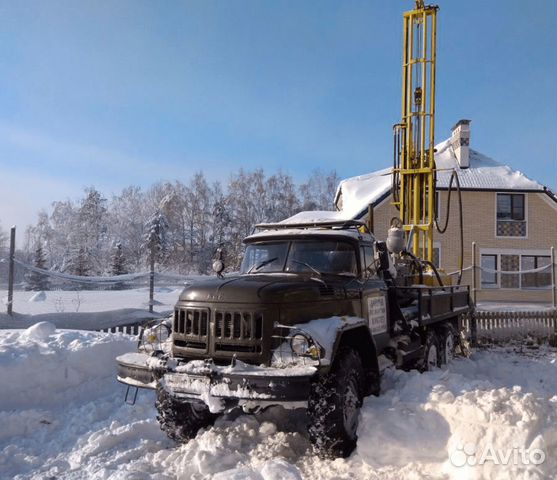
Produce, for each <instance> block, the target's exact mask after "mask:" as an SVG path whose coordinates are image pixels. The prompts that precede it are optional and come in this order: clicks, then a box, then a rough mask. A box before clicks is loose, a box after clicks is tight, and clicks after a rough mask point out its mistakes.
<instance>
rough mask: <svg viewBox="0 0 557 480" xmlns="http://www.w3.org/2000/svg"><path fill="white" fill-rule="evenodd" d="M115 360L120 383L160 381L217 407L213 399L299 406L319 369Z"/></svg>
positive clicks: (136, 357) (138, 356)
mask: <svg viewBox="0 0 557 480" xmlns="http://www.w3.org/2000/svg"><path fill="white" fill-rule="evenodd" d="M116 361H117V364H118V377H117V378H118V381H119V382H121V383H124V384H126V385H130V386H133V387H138V388H148V389H155V388H156V386H157V382H160V383H161V385H162V386H163V388H165V389H166V390H167V391H168V392H170V393H171V394H172V395H174V396H176V397H180V398H184V399H188V400H191V401H202V402H204V403H206V404H207V405H209V407H214V405H212V403H214V400H217V401H219V400H221V401H222V402H221V404H222V406H223V408H224V406H225V405H226V408H227V409H228V408H229V407H230V406H235V405H245V404H247V403H249V404H254V405H271V404H284V405H285V406H287V405H286V404H292V405H293V406H296V405H294V404H300V403H302V402H307V398H308V396H309V393H310V385H311V381H312V378H313V377H314V375H315V373H316V371H317V370H316V368H315V367H293V368H288V367H286V368H276V367H258V366H252V365H246V364H240V362H238V363H239V365H237V366H236V367H233V366H226V367H223V366H217V365H214V364H212V363H203V362H201V361H194V362H189V363H185V364H182V365H180V364H179V365H177V366H176V367H174V368H170V367H168V366H167V365H164V363H163V361H161V360H158V359H156V358H154V357H150V356H148V355H146V354H142V353H134V354H125V355H122V356H120V357H118V358H117V359H116ZM192 365H193V368H192ZM297 406H300V405H297ZM211 410H213V408H211Z"/></svg>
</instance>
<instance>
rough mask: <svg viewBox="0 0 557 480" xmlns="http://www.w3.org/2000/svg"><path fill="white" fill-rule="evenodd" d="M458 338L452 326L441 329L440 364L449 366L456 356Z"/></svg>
mask: <svg viewBox="0 0 557 480" xmlns="http://www.w3.org/2000/svg"><path fill="white" fill-rule="evenodd" d="M457 342H458V337H457V335H456V333H455V330H454V328H453V326H452V325H444V326H443V327H442V328H440V329H439V364H440V365H447V364H448V363H450V362H451V361H452V359H453V358H454V356H455V349H456V345H457Z"/></svg>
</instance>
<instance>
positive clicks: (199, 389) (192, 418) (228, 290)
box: [117, 221, 469, 456]
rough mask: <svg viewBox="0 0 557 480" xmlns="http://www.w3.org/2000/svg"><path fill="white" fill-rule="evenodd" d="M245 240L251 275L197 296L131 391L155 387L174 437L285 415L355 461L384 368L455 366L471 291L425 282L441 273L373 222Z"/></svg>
mask: <svg viewBox="0 0 557 480" xmlns="http://www.w3.org/2000/svg"><path fill="white" fill-rule="evenodd" d="M391 230H394V237H393V238H395V240H396V236H397V232H396V228H394V229H391ZM390 233H393V232H390ZM398 233H400V232H398ZM244 242H245V246H246V248H245V255H244V258H243V262H242V265H241V269H240V272H239V273H238V274H234V275H227V276H221V275H220V272H219V276H217V277H208V278H207V280H204V281H200V282H198V283H195V284H193V285H191V286H188V287H186V288H185V289H184V291H183V292H182V293H181V295H180V297H179V300H178V303H177V304H176V308H175V311H174V315H173V317H172V319H168V320H166V321H164V322H161V323H159V324H157V325H155V326H151V327H150V328H146V329H145V330H144V331H143V334H142V338H141V340H140V345H139V350H138V352H134V353H129V354H125V355H122V356H120V357H118V358H117V363H118V380H119V381H120V382H122V383H124V384H127V385H129V386H132V387H138V388H150V389H154V390H156V407H157V411H158V417H157V418H158V420H159V422H160V425H161V428H162V429H163V430H164V431H165V432H166V433H167V434H168V435H169V436H170V437H171V438H173V439H175V440H177V441H186V440H188V439H190V438H192V437H194V436H195V435H196V433H197V431H198V430H199V429H200V428H203V427H207V426H210V425H211V424H212V423H213V422H214V421H215V419H216V418H217V416H218V415H220V414H223V413H226V412H229V411H231V410H232V409H235V408H241V409H243V411H244V412H247V413H254V414H255V413H258V412H260V411H262V410H263V409H265V408H267V407H269V406H275V405H280V406H283V407H284V408H287V409H293V408H306V409H307V413H308V425H309V426H308V434H309V438H310V440H311V442H312V443H313V444H314V446H315V447H316V450H317V451H318V452H319V453H320V454H321V455H323V456H347V455H349V454H350V453H351V452H352V451H353V449H354V448H355V446H356V441H357V427H358V417H359V410H360V407H361V405H362V401H363V398H364V397H365V396H367V395H379V394H380V384H381V371H382V365H385V364H394V365H395V366H396V367H400V368H407V369H409V368H418V369H420V370H428V369H430V368H432V367H437V366H439V365H442V364H444V363H447V362H448V361H449V360H450V359H451V357H452V356H453V353H454V351H455V347H456V345H457V343H458V342H459V339H460V336H459V333H460V330H461V328H460V323H459V318H460V316H461V315H462V314H465V313H467V312H468V310H469V289H468V287H456V286H441V285H438V286H435V287H433V286H427V285H425V283H426V282H425V281H424V275H425V274H424V271H425V270H426V269H429V268H430V266H429V267H427V268H426V266H425V265H424V264H423V263H421V262H420V261H419V259H416V258H415V257H413V256H412V255H411V254H409V253H408V252H407V251H406V250H405V249H404V248H394V249H391V250H389V249H388V248H387V245H390V244H393V245H396V243H397V242H396V241H395V242H392V241H391V242H389V241H387V243H383V242H377V241H376V240H375V238H374V237H373V235H372V234H371V233H370V232H369V231H368V230H367V227H366V225H365V224H364V223H362V222H358V221H330V222H314V223H304V224H288V223H279V224H265V225H259V226H258V231H257V233H255V234H253V235H251V236H249V237H248V238H246V239H245V241H244ZM216 263H217V265H216V266H217V270H222V264H220V262H216ZM437 278H438V279H439V280H440V277H439V276H437ZM418 282H419V283H418Z"/></svg>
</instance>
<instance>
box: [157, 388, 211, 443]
mask: <svg viewBox="0 0 557 480" xmlns="http://www.w3.org/2000/svg"><path fill="white" fill-rule="evenodd" d="M155 407H156V408H157V412H158V415H157V420H158V422H159V425H160V427H161V430H162V431H163V432H164V433H166V434H167V435H168V436H169V437H170V438H171V439H172V440H175V441H176V442H180V443H184V442H187V441H188V440H191V439H192V438H194V437H195V436H196V435H197V432H198V431H199V430H200V429H201V428H205V427H209V426H211V425H213V423H214V422H215V419H216V418H217V416H218V415H215V414H213V413H211V412H209V409H208V408H207V407H206V406H205V405H202V404H193V403H190V402H187V401H184V400H179V399H177V398H175V397H173V396H172V395H170V394H169V393H168V392H167V391H166V390H165V389H164V387H162V386H161V384H160V383H157V400H156V402H155Z"/></svg>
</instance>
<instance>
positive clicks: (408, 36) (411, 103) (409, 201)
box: [393, 0, 438, 262]
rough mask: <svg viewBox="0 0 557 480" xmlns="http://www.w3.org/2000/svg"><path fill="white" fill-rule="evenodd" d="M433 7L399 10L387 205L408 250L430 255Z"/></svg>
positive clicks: (419, 2)
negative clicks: (398, 102)
mask: <svg viewBox="0 0 557 480" xmlns="http://www.w3.org/2000/svg"><path fill="white" fill-rule="evenodd" d="M437 10H438V7H437V6H433V5H427V6H426V5H424V2H423V0H417V1H416V8H415V9H414V10H410V11H408V12H405V13H404V40H403V42H404V49H403V64H402V122H401V123H399V124H396V125H395V126H394V136H395V145H394V147H395V151H394V156H395V158H394V168H393V195H394V201H393V204H394V205H395V206H396V207H397V208H398V210H399V211H400V219H401V221H402V224H403V229H404V231H405V232H406V235H407V239H408V240H409V241H410V242H411V251H412V253H413V254H414V255H415V256H417V257H421V258H422V259H424V260H428V261H430V262H431V261H432V260H433V228H434V220H435V159H434V146H435V140H434V130H435V52H436V26H437Z"/></svg>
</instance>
